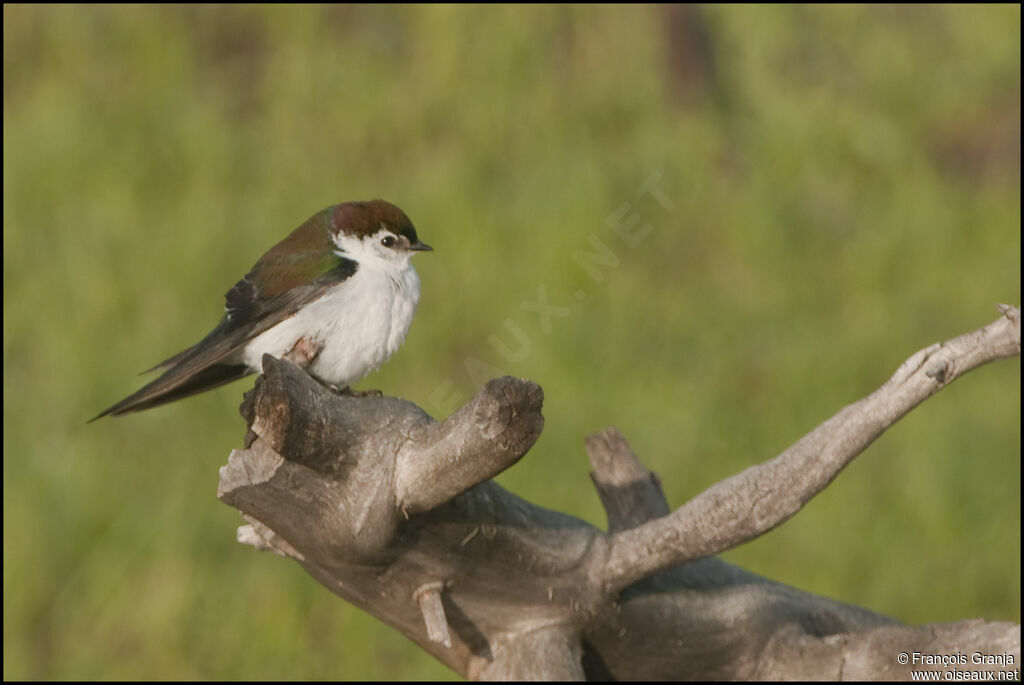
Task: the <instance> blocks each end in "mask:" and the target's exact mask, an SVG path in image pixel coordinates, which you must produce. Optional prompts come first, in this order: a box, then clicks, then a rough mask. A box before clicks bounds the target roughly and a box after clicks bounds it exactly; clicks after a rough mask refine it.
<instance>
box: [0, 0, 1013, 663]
mask: <svg viewBox="0 0 1024 685" xmlns="http://www.w3.org/2000/svg"><path fill="white" fill-rule="evenodd" d="M676 12H678V10H670V9H665V8H657V7H653V8H652V7H643V8H641V7H615V6H601V7H446V6H427V7H282V6H252V7H235V6H230V7H229V6H203V7H140V6H124V7H67V6H64V7H41V6H11V5H5V6H4V174H3V176H4V181H3V183H4V323H3V325H4V329H3V331H4V455H5V458H4V677H5V678H13V679H22V678H31V679H78V678H82V679H135V678H147V679H152V678H160V679H164V678H167V679H178V678H196V679H207V678H210V679H250V678H260V679H278V678H310V679H320V678H330V679H335V678H344V679H410V678H449V677H452V675H453V674H451V673H450V672H449V671H447V669H445V668H444V667H442V666H441V665H440V664H438V663H437V662H435V661H434V660H433V659H431V658H429V657H427V656H426V655H424V654H422V653H421V652H419V651H418V650H417V649H416V648H415V647H414V646H413V645H412V644H411V643H408V642H407V641H405V640H404V639H403V638H402V637H401V636H400V635H398V634H397V633H395V632H394V631H393V630H391V629H390V628H387V627H386V626H383V625H382V624H380V623H378V622H377V621H375V620H374V619H372V618H369V617H368V616H365V615H363V614H360V613H359V612H358V611H357V610H355V609H354V608H352V607H350V606H347V605H345V604H343V603H342V602H341V601H340V600H336V599H335V598H334V597H333V596H332V595H330V594H329V593H328V592H327V591H326V590H324V589H322V588H321V587H320V586H318V585H317V584H316V583H315V582H314V581H312V580H311V579H310V578H308V577H307V576H306V575H305V574H304V573H302V572H301V570H300V569H299V568H298V567H297V566H295V565H294V564H291V563H288V562H285V561H283V560H281V559H279V558H276V557H273V556H270V555H265V554H256V553H253V552H252V551H251V550H250V549H249V548H246V547H242V546H241V545H238V544H236V543H235V542H234V541H233V536H234V528H235V526H236V525H237V524H238V523H239V522H240V520H239V518H238V516H237V515H236V514H235V513H234V511H233V510H231V509H229V508H228V507H225V506H223V505H221V504H219V503H218V502H217V501H216V499H215V496H214V495H215V491H216V481H217V469H218V467H219V466H220V465H221V464H223V463H224V462H225V460H226V457H227V454H228V452H229V451H230V450H231V449H232V448H234V447H237V446H239V445H240V443H241V440H242V435H243V424H242V422H241V420H240V419H239V418H238V416H237V413H236V408H237V405H238V403H239V401H240V397H241V393H242V392H243V391H244V390H245V389H247V388H248V387H250V386H251V380H248V381H245V382H242V383H238V384H235V385H232V386H229V387H228V388H225V389H220V390H217V391H215V392H212V393H208V394H205V395H202V396H199V397H196V398H194V399H190V400H188V401H185V402H182V403H178V404H175V405H171V406H168V407H166V408H160V409H156V410H153V411H151V412H146V413H144V414H140V415H137V416H132V417H130V418H126V419H119V420H105V421H102V422H100V423H97V424H92V425H88V426H86V425H85V423H84V422H85V420H86V419H87V418H89V417H91V416H93V415H94V414H96V413H97V411H99V410H100V409H102V408H103V407H106V406H108V405H109V404H111V403H112V402H113V401H115V400H117V399H119V398H120V397H122V396H124V395H126V394H128V393H129V392H130V391H132V390H134V389H135V388H136V387H137V386H138V385H139V384H140V382H141V381H140V379H138V378H136V377H135V375H134V374H135V373H136V372H137V371H138V370H141V369H144V368H148V367H149V366H151V365H152V364H153V363H155V362H157V361H159V360H160V359H163V358H164V357H166V356H168V355H169V354H171V353H173V352H176V351H178V350H179V349H181V348H183V347H185V346H187V345H189V344H191V343H193V342H194V341H195V340H197V339H198V338H199V337H200V336H201V335H203V334H205V333H206V331H207V330H208V329H209V328H210V327H211V326H212V324H213V323H214V322H215V321H216V319H217V318H218V316H219V313H220V311H221V306H222V302H223V300H222V299H221V298H222V295H223V293H224V292H225V291H226V290H227V289H228V288H229V287H230V286H231V285H232V284H233V282H234V281H235V280H236V279H237V278H238V277H239V276H241V275H242V274H243V273H244V272H245V271H246V270H247V269H248V267H249V266H251V264H252V263H253V262H254V261H255V259H256V258H257V257H258V256H259V255H260V254H262V252H263V251H264V250H265V249H267V248H268V247H269V246H270V245H272V244H273V243H274V242H276V241H277V240H279V239H280V238H282V237H283V236H284V235H285V234H286V233H287V232H288V231H290V230H291V229H292V228H293V227H294V226H296V225H298V224H299V223H300V222H301V221H302V220H304V219H305V218H306V217H307V216H309V215H310V214H312V213H313V212H314V211H316V210H318V209H320V208H322V207H324V206H327V205H329V204H333V203H335V202H339V201H343V200H348V199H366V198H372V197H383V198H386V199H389V200H391V201H393V202H395V203H397V204H398V205H399V206H401V207H402V208H403V209H405V210H406V212H407V213H408V214H409V215H410V216H411V217H412V218H413V220H414V221H415V222H416V225H417V227H418V229H419V232H420V234H421V235H422V236H423V238H424V239H425V240H426V241H427V242H429V243H430V244H432V245H433V246H434V247H435V248H436V252H434V253H433V254H430V255H427V256H424V257H419V258H417V268H418V269H419V271H420V275H421V279H422V282H423V293H424V294H423V299H422V302H421V308H420V313H419V315H418V316H417V320H416V322H415V324H414V325H413V327H412V330H411V333H410V335H409V338H408V340H407V343H406V345H405V347H404V348H403V350H402V351H400V352H399V353H398V354H397V355H396V357H395V358H394V359H393V360H392V361H391V363H389V364H388V365H387V366H386V367H385V368H384V369H382V370H381V371H380V372H378V373H377V374H375V375H374V376H372V377H370V378H368V379H367V380H366V381H364V383H363V387H379V388H381V389H383V390H384V392H386V393H388V394H397V395H401V396H404V397H407V398H409V399H411V400H413V401H415V402H417V403H418V404H420V405H421V406H423V407H424V408H425V409H427V410H428V411H430V412H431V413H432V414H434V415H435V416H443V415H445V414H446V413H447V411H449V410H450V409H451V408H452V406H453V402H454V400H455V399H456V398H457V397H461V398H462V399H465V398H468V397H469V396H470V395H471V394H472V392H473V390H474V385H473V381H472V377H473V376H472V373H471V371H472V370H477V369H484V371H482V372H481V373H485V374H486V373H487V369H489V368H490V367H495V368H496V369H498V370H500V372H508V373H513V374H516V375H520V376H525V377H528V378H531V379H534V380H536V381H538V382H539V383H541V384H542V386H543V387H544V390H545V395H546V399H545V415H546V417H547V424H546V426H547V428H546V430H545V433H544V435H543V436H542V437H541V439H540V441H539V443H538V445H537V446H536V447H535V448H534V449H533V450H532V451H531V452H530V454H529V455H527V457H526V458H524V460H523V461H522V462H521V463H520V464H519V465H517V466H516V467H514V468H513V469H511V470H510V471H509V472H508V473H506V474H503V475H502V476H501V477H500V479H499V480H500V482H502V483H503V484H504V485H505V486H506V487H508V488H510V489H513V490H514V491H516V492H517V493H519V494H521V495H523V496H525V497H527V498H528V499H531V500H532V501H534V502H537V503H539V504H542V505H545V506H549V507H552V508H557V509H560V510H564V511H567V512H570V513H572V514H575V515H577V516H580V517H582V518H584V519H586V520H589V521H591V522H593V523H595V524H597V525H603V524H604V518H603V514H602V512H601V509H600V505H599V503H598V500H597V497H596V496H595V494H594V492H593V489H592V487H591V485H590V482H589V479H588V478H587V476H586V473H587V470H588V468H587V463H586V458H585V455H584V451H583V447H582V438H583V436H584V435H586V434H587V433H590V432H593V431H596V430H598V429H600V428H602V427H603V426H605V425H608V424H615V425H617V426H619V427H620V428H621V429H622V430H623V431H624V433H625V434H626V435H627V436H628V437H629V438H630V440H631V441H632V444H633V447H634V449H635V450H636V452H637V453H638V454H639V455H641V457H642V458H643V459H644V461H645V462H646V463H647V464H648V465H649V466H650V467H651V468H653V469H654V470H656V471H657V472H658V473H660V474H661V476H662V479H663V482H664V484H665V489H666V492H667V495H668V497H669V499H670V501H671V502H672V503H673V504H674V505H678V504H680V503H682V502H683V501H685V500H686V499H687V498H688V497H690V496H692V495H694V494H696V493H697V492H699V491H701V490H702V489H703V488H705V487H707V486H708V485H709V484H711V483H713V482H715V481H717V480H719V479H721V478H723V477H726V476H728V475H731V474H733V473H736V472H738V471H740V470H742V469H743V468H745V467H747V466H749V465H751V464H753V463H757V462H760V461H763V460H765V459H767V458H770V457H771V456H773V455H775V454H776V453H777V452H778V451H780V450H781V449H783V448H785V447H786V446H787V445H788V444H790V443H791V442H793V441H794V440H795V439H797V438H798V437H800V436H801V435H803V434H804V433H805V432H806V431H807V430H809V429H810V428H812V427H813V426H814V425H816V424H817V423H819V422H820V421H822V420H823V419H825V418H827V417H828V416H830V415H831V414H832V413H833V412H834V411H835V410H837V409H838V408H840V407H841V406H843V405H844V404H846V403H848V402H851V401H853V400H855V399H858V398H859V397H861V396H863V395H864V394H866V393H867V392H870V391H871V390H872V389H874V388H875V387H877V385H878V384H880V383H881V382H882V381H883V380H884V379H885V378H887V377H888V375H889V374H890V373H891V372H892V371H893V370H894V369H895V367H896V366H897V365H898V364H899V363H900V362H901V361H902V360H903V359H904V358H906V357H907V356H908V355H909V354H910V353H911V352H913V351H915V350H917V349H918V348H920V347H923V346H925V345H927V344H929V343H931V342H934V341H936V340H941V339H945V338H948V337H950V336H953V335H957V334H960V333H962V332H965V331H968V330H972V329H974V328H976V327H978V326H981V325H983V324H985V323H987V322H989V321H991V320H993V319H994V318H995V317H996V312H995V309H994V307H993V305H994V303H995V302H1009V303H1014V304H1017V303H1019V302H1020V194H1019V184H1020V156H1019V146H1020V9H1019V7H1017V6H987V7H954V6H937V7H936V6H933V7H853V6H843V7H765V8H755V7H707V8H703V9H701V10H700V12H699V14H698V16H697V20H696V21H698V23H697V24H696V25H695V24H694V23H693V22H694V21H695V20H694V19H693V17H692V16H690V15H686V14H685V13H683V14H676ZM686 21H689V22H690V23H686ZM694 26H696V29H694ZM687 46H690V47H693V46H696V48H695V49H696V52H695V53H694V54H696V55H698V57H695V58H692V61H686V60H687V58H685V55H684V57H680V54H681V53H680V52H679V50H680V49H681V48H685V47H687ZM701 55H702V56H703V57H702V58H703V59H704V62H701V61H700V59H701V57H700V56H701ZM701 64H703V65H704V68H703V71H701V70H700V69H697V70H696V71H694V69H693V67H694V65H697V67H700V65H701ZM652 174H660V176H659V177H658V181H657V182H658V186H659V188H660V189H661V190H662V191H663V192H664V193H665V195H666V197H667V198H668V199H669V201H670V202H671V203H672V205H673V207H674V209H672V210H671V211H667V210H666V209H664V208H663V207H662V205H661V204H659V203H658V202H657V201H656V200H655V198H653V197H651V196H643V197H640V196H638V195H637V194H636V192H635V191H636V188H637V186H639V185H640V184H641V183H642V182H643V181H644V180H645V179H648V178H650V177H651V175H652ZM624 203H629V205H628V207H627V210H626V211H627V216H628V215H629V214H632V213H635V214H636V215H637V216H638V217H639V221H640V224H641V225H642V224H643V223H649V224H650V225H651V231H650V233H649V235H647V237H646V238H645V239H643V240H641V241H640V242H639V244H637V245H636V247H633V248H631V247H629V246H628V245H626V244H625V243H624V242H623V241H622V240H620V239H619V238H618V237H617V236H616V235H615V234H614V233H612V232H611V230H610V229H609V228H608V226H607V221H608V218H609V216H610V215H612V214H613V213H614V212H616V211H617V210H619V209H620V208H621V207H622V206H623V204H624ZM591 236H596V237H597V238H599V239H600V240H602V241H603V242H604V243H605V244H606V245H607V246H608V248H609V249H611V250H612V251H613V252H614V253H615V255H616V257H617V258H618V259H619V264H618V266H617V267H603V268H601V273H602V275H603V280H602V281H601V282H595V281H594V280H592V279H591V278H590V277H589V276H588V275H587V272H586V271H585V270H584V269H582V268H581V267H580V266H579V265H578V263H577V262H576V261H574V259H573V253H574V252H575V251H577V250H591V249H592V248H591V244H590V242H589V240H590V237H591ZM539 287H543V288H544V289H545V294H546V296H547V298H548V299H549V300H550V302H551V303H552V304H555V305H560V306H565V307H569V308H570V311H569V313H568V314H567V315H566V316H559V317H554V318H552V319H551V321H550V329H549V330H547V331H545V329H544V328H543V327H542V323H543V322H542V320H541V318H540V317H539V316H538V315H537V314H535V313H533V312H531V311H528V310H524V309H522V307H521V305H522V303H523V302H527V301H536V300H537V298H538V288H539ZM577 291H581V292H583V293H584V294H585V295H586V297H585V299H584V300H583V301H582V302H580V301H577V299H576V297H575V295H576V293H577ZM506 323H507V324H508V325H507V326H506ZM516 330H518V331H521V334H522V337H523V340H518V339H517V338H516V337H515V335H514V334H513V332H511V331H516ZM490 336H497V338H498V339H499V341H501V342H503V343H504V344H505V345H506V346H507V347H509V348H511V349H512V350H513V351H516V350H518V351H519V352H522V354H518V355H515V356H514V357H512V358H508V359H506V358H503V357H502V356H501V355H500V354H498V352H497V351H496V348H495V347H494V346H493V345H492V344H491V343H489V342H488V339H489V337H490ZM524 341H525V342H524ZM467 365H468V366H469V367H470V368H469V369H467ZM1019 412H1020V366H1019V362H1018V361H1016V360H1014V361H1010V362H1004V363H1000V364H997V365H993V366H989V367H986V368H983V369H980V370H978V371H976V372H974V373H972V374H970V375H969V376H968V377H966V378H964V379H962V380H960V381H958V382H957V383H956V384H954V385H953V386H952V387H950V388H949V389H948V390H945V391H943V392H942V393H940V394H939V395H938V396H936V397H934V398H933V399H931V400H929V401H928V402H927V403H926V404H925V405H923V406H922V407H921V408H919V409H917V410H916V411H915V412H913V413H912V414H910V415H909V416H908V417H906V418H905V419H904V420H903V421H902V422H901V423H900V424H899V425H898V426H897V427H895V428H894V429H892V430H891V431H890V432H889V433H888V434H886V435H885V436H883V437H882V438H881V439H880V440H879V441H877V442H876V443H875V444H874V445H873V446H872V447H871V448H870V449H869V450H867V452H865V454H864V455H863V456H862V457H860V458H859V459H858V460H857V461H856V462H855V463H854V464H853V465H852V466H851V467H850V468H848V469H847V470H846V471H845V472H844V473H843V474H842V476H841V477H840V478H838V479H837V480H836V481H835V482H834V483H833V484H832V485H831V486H830V487H829V489H828V490H827V491H826V492H825V493H823V494H822V495H821V496H819V497H818V498H816V499H815V500H814V501H813V502H812V503H811V504H810V505H809V506H808V507H807V508H806V510H805V511H803V512H801V513H800V514H799V515H798V516H797V517H796V518H795V519H793V520H792V521H790V522H788V523H787V524H785V525H784V526H782V527H781V528H779V529H778V530H776V531H773V532H772V533H771V534H769V535H767V536H765V537H763V538H762V539H760V540H758V541H756V542H754V543H752V544H749V545H746V546H744V547H742V548H741V549H738V550H735V551H733V552H730V553H729V554H727V555H726V558H727V559H728V560H729V561H732V562H734V563H738V564H740V565H743V566H745V567H746V568H748V569H751V570H753V571H756V572H759V573H763V574H765V575H767V576H770V577H772V578H775V579H777V580H780V581H782V582H785V583H789V584H792V585H795V586H798V587H801V588H805V589H807V590H810V591H813V592H817V593H821V594H825V595H829V596H832V597H835V598H838V599H841V600H844V601H848V602H852V603H856V604H860V605H864V606H867V607H869V608H872V609H875V610H878V611H881V612H884V613H888V614H890V615H893V616H895V617H897V618H899V619H901V620H904V621H907V622H911V623H921V622H927V621H949V620H956V619H960V618H969V617H985V618H989V619H1006V620H1013V621H1019V620H1020V564H1019V558H1020V462H1019V457H1020V423H1019Z"/></svg>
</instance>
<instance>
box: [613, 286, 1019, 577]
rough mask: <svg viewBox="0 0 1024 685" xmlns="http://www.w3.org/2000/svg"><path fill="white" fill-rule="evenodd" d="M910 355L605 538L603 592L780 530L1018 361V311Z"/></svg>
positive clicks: (1006, 309) (1012, 309) (1008, 311)
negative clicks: (764, 456)
mask: <svg viewBox="0 0 1024 685" xmlns="http://www.w3.org/2000/svg"><path fill="white" fill-rule="evenodd" d="M1000 310H1001V312H1002V316H1001V317H1000V318H999V319H997V320H996V321H994V322H993V323H991V324H989V325H988V326H985V327H984V328H981V329H979V330H977V331H974V332H972V333H967V334H965V335H961V336H960V337H958V338H954V339H952V340H949V341H947V342H945V343H935V344H934V345H931V346H929V347H927V348H925V349H923V350H920V351H919V352H917V353H915V354H913V355H912V356H911V357H910V358H909V359H907V361H905V362H903V364H902V365H901V366H900V367H899V368H898V369H897V370H896V373H895V374H893V376H892V378H890V379H889V380H888V381H887V382H886V383H885V384H884V385H882V387H881V388H879V389H878V390H876V391H875V392H873V393H872V394H871V395H869V396H867V397H866V398H864V399H862V400H860V401H859V402H855V403H853V404H851V405H849V406H847V407H844V408H843V409H842V410H840V411H839V413H838V414H836V415H835V416H833V417H832V418H830V419H829V420H827V421H825V422H824V423H823V424H821V425H820V426H818V427H817V428H815V429H814V430H813V431H811V432H810V433H809V434H808V435H806V436H805V437H804V438H802V439H801V440H800V441H798V442H797V443H796V444H794V445H792V446H791V447H790V448H789V449H787V450H786V451H785V452H783V453H782V454H780V455H779V456H777V457H775V458H774V459H772V460H771V461H769V462H766V463H764V464H759V465H757V466H752V467H750V468H748V469H747V470H745V471H743V472H742V473H739V474H737V475H735V476H733V477H731V478H727V479H725V480H723V481H721V482H719V483H716V484H715V485H713V486H711V487H710V488H708V489H707V490H705V491H704V492H702V493H700V494H699V495H697V496H696V497H694V498H693V499H692V500H690V501H689V502H687V503H686V504H684V505H683V506H681V507H680V508H679V509H677V510H676V511H675V512H673V513H672V515H671V516H667V517H664V518H660V519H658V520H656V521H651V522H649V523H647V524H645V525H643V526H641V527H639V528H636V529H633V530H629V531H625V532H620V533H618V534H616V535H614V536H612V538H611V540H610V549H609V552H608V559H607V562H606V566H605V569H604V571H603V575H604V578H603V584H604V586H605V588H606V589H607V590H608V591H609V592H610V593H613V594H614V593H617V592H619V591H620V590H621V589H622V588H625V587H628V586H630V585H632V584H633V583H635V582H637V581H638V580H640V579H642V578H646V577H647V576H649V575H651V574H652V573H656V572H657V571H661V570H664V569H667V568H671V567H673V566H677V565H679V564H685V563H686V562H688V561H691V560H693V559H698V558H700V557H704V556H709V555H713V554H719V553H721V552H724V551H726V550H728V549H731V548H733V547H735V546H737V545H739V544H741V543H743V542H747V541H748V540H752V539H754V538H756V537H758V536H760V535H762V534H763V533H765V532H767V531H769V530H771V529H772V528H774V527H775V526H777V525H779V524H780V523H782V522H783V521H785V520H787V519H788V518H789V517H791V516H793V515H794V514H795V513H796V512H798V511H799V510H800V509H802V508H803V506H804V505H805V504H806V503H807V502H808V501H810V499H811V498H812V497H814V496H815V495H816V494H818V493H819V492H821V491H822V490H824V489H825V486H827V485H828V484H829V483H830V482H832V479H833V478H835V477H836V476H837V475H838V474H839V472H840V471H841V470H842V469H843V468H844V467H845V466H846V465H847V464H849V463H850V462H851V461H853V459H854V458H855V457H856V456H857V455H858V454H860V453H861V452H862V451H863V450H864V448H866V447H867V446H868V445H870V444H871V443H872V442H873V441H874V440H875V439H876V438H877V437H878V436H880V435H881V434H882V433H884V432H885V430H886V429H888V428H889V427H890V426H892V425H893V424H894V423H896V421H898V420H899V419H900V418H902V417H903V416H904V415H905V414H906V413H907V412H909V411H910V410H911V409H913V408H914V407H916V406H917V405H918V404H920V403H921V402H923V401H924V400H925V399H927V398H928V397H930V396H931V395H933V394H935V393H936V392H938V391H939V390H941V389H942V388H944V387H946V386H947V385H949V384H950V383H951V382H952V381H953V380H954V379H956V378H958V377H959V376H961V375H962V374H964V373H966V372H968V371H970V370H971V369H973V368H976V367H978V366H981V365H982V364H985V363H988V362H991V361H994V360H996V359H1003V358H1005V357H1010V356H1014V355H1019V354H1020V310H1019V309H1017V308H1015V307H1008V306H1006V305H1000Z"/></svg>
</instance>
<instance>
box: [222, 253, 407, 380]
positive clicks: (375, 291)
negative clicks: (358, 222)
mask: <svg viewBox="0 0 1024 685" xmlns="http://www.w3.org/2000/svg"><path fill="white" fill-rule="evenodd" d="M419 299H420V281H419V277H418V276H417V275H416V270H415V269H413V267H412V265H411V264H409V263H408V261H406V264H405V265H404V268H402V269H389V268H381V266H380V265H378V264H375V263H361V264H360V266H359V268H358V269H357V270H356V273H355V274H353V275H352V276H350V277H349V278H348V279H346V280H345V281H342V282H341V283H339V284H338V285H336V286H334V287H333V288H331V289H330V290H328V291H327V292H326V293H325V294H324V295H323V296H322V297H320V298H319V299H317V300H315V301H313V302H310V303H309V304H307V305H306V306H305V307H303V308H302V309H300V310H299V311H298V312H296V313H295V315H294V316H292V317H290V318H288V319H285V320H284V321H282V322H281V323H279V324H278V325H276V326H274V327H273V328H271V329H270V330H268V331H265V332H264V333H262V334H260V335H259V336H257V337H256V338H254V339H253V340H252V341H251V342H250V343H249V344H248V345H246V347H245V349H244V350H243V351H242V361H243V362H244V363H245V364H247V365H248V366H249V368H251V369H253V370H255V371H259V370H261V369H262V363H261V360H262V358H263V355H264V354H266V353H269V354H271V355H273V356H275V357H281V356H283V355H284V354H286V353H287V352H289V351H290V350H291V349H292V347H293V346H294V345H295V343H296V342H298V340H299V339H300V338H307V339H308V340H310V341H311V342H313V343H315V344H322V345H323V347H322V349H321V350H320V354H319V355H318V356H317V357H316V359H315V360H314V361H313V364H312V365H311V366H310V367H309V368H308V369H307V371H308V372H309V373H311V374H312V375H314V376H316V377H317V378H319V379H320V380H321V381H323V382H325V383H331V384H333V385H336V386H337V387H339V388H342V387H344V386H346V385H349V384H350V383H354V382H355V381H357V380H359V379H360V378H362V377H363V376H365V375H366V374H368V373H370V372H371V371H373V370H374V369H376V368H377V367H378V366H380V365H381V364H383V363H384V362H385V361H387V360H388V358H389V357H390V356H391V355H392V354H394V353H395V350H397V349H398V348H399V347H400V346H401V344H402V341H404V340H405V334H406V333H407V332H408V331H409V324H411V323H412V317H413V314H415V313H416V305H417V303H418V302H419Z"/></svg>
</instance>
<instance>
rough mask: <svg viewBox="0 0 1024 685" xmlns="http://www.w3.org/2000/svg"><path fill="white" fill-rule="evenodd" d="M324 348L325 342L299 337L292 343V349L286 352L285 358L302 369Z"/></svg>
mask: <svg viewBox="0 0 1024 685" xmlns="http://www.w3.org/2000/svg"><path fill="white" fill-rule="evenodd" d="M323 348H324V344H323V343H318V342H313V341H311V340H310V339H309V338H299V339H298V340H297V341H296V342H295V344H294V345H292V349H290V350H288V352H287V353H285V355H284V358H285V359H287V360H288V361H290V362H291V363H292V364H295V365H296V366H298V367H299V368H300V369H306V368H307V367H308V366H309V365H310V364H312V363H313V360H314V359H316V356H317V355H318V354H320V350H322V349H323Z"/></svg>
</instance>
